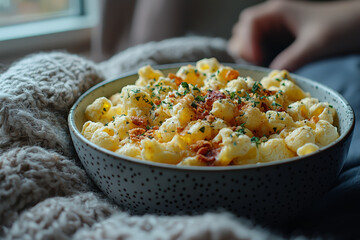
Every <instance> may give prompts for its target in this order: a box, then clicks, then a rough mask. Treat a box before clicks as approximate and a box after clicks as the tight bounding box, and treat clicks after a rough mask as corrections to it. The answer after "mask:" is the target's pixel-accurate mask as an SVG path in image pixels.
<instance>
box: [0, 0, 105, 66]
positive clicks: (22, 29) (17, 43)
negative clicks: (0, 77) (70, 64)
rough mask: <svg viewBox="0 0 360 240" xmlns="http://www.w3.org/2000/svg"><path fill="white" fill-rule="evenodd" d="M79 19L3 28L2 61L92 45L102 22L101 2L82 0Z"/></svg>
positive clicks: (1, 33) (65, 18) (1, 31)
mask: <svg viewBox="0 0 360 240" xmlns="http://www.w3.org/2000/svg"><path fill="white" fill-rule="evenodd" d="M79 3H80V4H82V8H81V9H82V12H81V13H80V14H78V15H74V16H72V15H70V16H65V17H57V18H51V19H44V20H39V21H33V22H27V23H20V24H14V25H9V26H2V27H0V60H1V59H4V58H7V57H12V56H20V55H21V54H26V53H30V52H34V51H41V50H49V49H59V48H60V49H66V48H68V47H71V46H78V45H81V44H83V43H86V42H89V41H90V39H91V29H92V28H94V27H95V26H96V24H97V22H98V20H99V11H98V9H99V6H98V1H97V0H79Z"/></svg>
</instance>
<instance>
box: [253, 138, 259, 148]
mask: <svg viewBox="0 0 360 240" xmlns="http://www.w3.org/2000/svg"><path fill="white" fill-rule="evenodd" d="M251 142H253V143H255V144H256V147H258V145H259V144H260V139H259V138H258V137H252V138H251Z"/></svg>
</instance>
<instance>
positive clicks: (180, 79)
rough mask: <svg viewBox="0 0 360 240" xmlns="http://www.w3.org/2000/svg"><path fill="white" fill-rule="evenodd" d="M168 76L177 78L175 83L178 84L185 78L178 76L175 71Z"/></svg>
mask: <svg viewBox="0 0 360 240" xmlns="http://www.w3.org/2000/svg"><path fill="white" fill-rule="evenodd" d="M168 78H170V79H175V84H176V85H178V86H179V85H180V84H181V83H182V82H183V79H182V78H181V77H178V76H176V75H175V74H174V73H169V74H168Z"/></svg>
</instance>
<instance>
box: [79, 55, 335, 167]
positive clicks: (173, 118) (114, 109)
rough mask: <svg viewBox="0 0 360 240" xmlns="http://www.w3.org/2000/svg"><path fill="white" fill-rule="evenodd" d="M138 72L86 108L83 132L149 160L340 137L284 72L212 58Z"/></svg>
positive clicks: (301, 148)
mask: <svg viewBox="0 0 360 240" xmlns="http://www.w3.org/2000/svg"><path fill="white" fill-rule="evenodd" d="M138 74H139V78H138V80H137V81H136V83H135V85H127V86H125V87H123V88H122V89H119V90H120V92H119V93H116V94H114V95H112V96H110V97H109V98H106V97H100V98H97V99H96V100H95V101H94V102H93V103H92V104H90V105H89V106H87V108H86V111H85V117H86V119H87V120H88V121H87V122H85V123H84V125H83V127H82V132H81V133H82V135H83V136H84V137H85V138H87V139H88V140H90V141H91V142H93V143H95V144H97V145H99V146H101V147H103V148H106V149H108V150H111V151H113V152H115V153H118V154H120V155H125V156H130V157H134V158H137V159H142V160H147V161H153V162H160V163H168V164H178V165H191V166H193V165H195V166H227V165H244V164H253V163H262V162H271V161H275V160H280V159H287V158H292V157H296V156H303V155H306V154H309V153H312V152H314V151H317V150H318V149H319V148H321V147H324V146H327V145H328V144H330V143H332V142H334V141H335V140H336V139H337V138H338V137H339V134H338V130H337V127H336V126H335V124H334V119H335V116H336V110H335V109H334V108H333V107H332V106H331V105H330V104H328V103H326V102H319V100H318V99H316V98H313V97H311V96H310V94H309V93H306V92H304V91H303V90H302V89H301V88H300V87H299V86H298V85H296V82H295V81H294V79H293V78H292V77H291V76H290V74H289V73H288V72H287V71H285V70H282V71H277V70H274V71H272V72H270V73H269V74H268V75H267V76H265V77H263V78H262V79H261V80H260V81H255V80H254V79H252V78H251V77H247V76H240V74H239V72H238V71H237V70H235V69H233V68H231V67H229V66H223V65H221V64H219V62H218V61H217V60H216V59H215V58H211V59H202V60H200V61H198V62H197V63H196V66H192V65H186V66H182V67H180V69H179V70H178V71H177V72H176V73H169V74H168V75H167V76H165V75H164V74H163V73H162V72H161V71H160V70H154V69H153V68H152V67H150V66H145V67H142V68H141V69H140V70H139V71H138Z"/></svg>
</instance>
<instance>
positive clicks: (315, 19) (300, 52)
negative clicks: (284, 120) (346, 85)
mask: <svg viewBox="0 0 360 240" xmlns="http://www.w3.org/2000/svg"><path fill="white" fill-rule="evenodd" d="M289 36H290V37H291V36H292V37H293V42H289V39H291V38H289ZM284 39H285V40H286V41H284V42H282V40H284ZM286 42H288V44H290V45H286V46H282V47H283V48H282V50H281V51H280V52H279V53H277V55H276V56H273V57H274V58H273V59H272V60H271V61H270V67H271V68H278V69H288V70H290V71H293V70H295V69H297V68H299V67H301V66H303V65H304V64H306V63H309V62H311V61H314V60H318V59H322V58H326V57H331V56H336V55H340V54H347V53H354V52H360V1H358V0H347V1H337V2H322V3H313V2H304V1H283V0H272V1H267V2H265V3H263V4H260V5H257V6H254V7H251V8H248V9H246V10H244V11H243V12H242V13H241V14H240V17H239V21H238V22H237V23H236V25H235V26H234V28H233V35H232V37H231V39H230V41H229V46H228V49H229V52H230V53H231V54H232V55H233V56H235V57H241V58H243V59H245V60H247V61H249V62H252V63H254V64H257V65H261V64H263V63H264V62H265V61H266V60H267V59H268V58H269V56H268V55H267V54H268V53H269V51H268V50H269V49H267V47H268V48H269V47H270V48H271V47H272V46H269V43H281V44H284V43H286ZM276 47H278V46H276Z"/></svg>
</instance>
